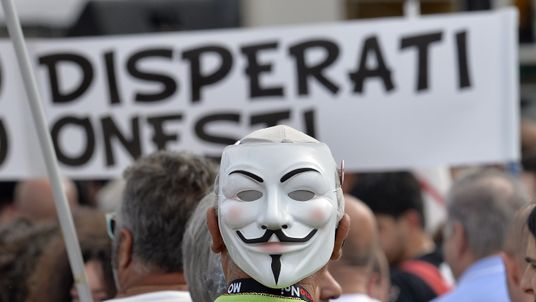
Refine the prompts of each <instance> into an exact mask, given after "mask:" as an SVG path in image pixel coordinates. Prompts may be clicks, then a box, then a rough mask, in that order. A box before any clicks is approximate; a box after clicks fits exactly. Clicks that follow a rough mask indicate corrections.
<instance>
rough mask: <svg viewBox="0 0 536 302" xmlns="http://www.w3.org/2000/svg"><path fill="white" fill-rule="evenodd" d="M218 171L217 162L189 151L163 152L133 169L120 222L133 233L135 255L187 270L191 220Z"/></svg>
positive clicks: (170, 269) (128, 172)
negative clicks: (184, 251)
mask: <svg viewBox="0 0 536 302" xmlns="http://www.w3.org/2000/svg"><path fill="white" fill-rule="evenodd" d="M216 173H217V170H216V165H215V164H214V163H213V162H212V161H211V160H209V159H208V158H205V157H203V156H199V155H195V154H191V153H187V152H169V151H159V152H156V153H153V154H151V155H149V156H146V157H143V158H141V159H139V160H137V161H136V162H135V163H134V164H133V165H132V166H130V167H129V168H127V170H126V171H125V173H124V178H125V180H126V187H125V191H124V194H123V202H122V204H121V209H120V212H119V216H118V218H119V219H118V223H119V225H122V226H124V227H126V228H127V229H129V230H130V231H131V232H132V234H133V237H134V246H133V256H134V257H135V258H137V259H139V260H140V261H141V262H142V263H146V264H153V265H156V266H158V267H159V268H160V269H162V270H164V271H166V272H182V271H183V264H182V251H181V244H182V237H183V233H184V230H185V228H186V222H187V221H188V218H189V217H190V216H191V214H192V212H193V211H194V209H195V207H196V206H197V204H198V203H199V201H201V199H202V198H203V196H205V195H206V194H207V193H208V192H209V191H210V190H211V189H212V186H213V184H214V179H215V177H216Z"/></svg>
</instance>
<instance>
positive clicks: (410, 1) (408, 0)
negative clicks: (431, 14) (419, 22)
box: [404, 0, 421, 18]
mask: <svg viewBox="0 0 536 302" xmlns="http://www.w3.org/2000/svg"><path fill="white" fill-rule="evenodd" d="M420 14H421V4H420V1H419V0H405V1H404V16H406V17H407V18H417V17H419V16H420Z"/></svg>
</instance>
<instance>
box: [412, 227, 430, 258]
mask: <svg viewBox="0 0 536 302" xmlns="http://www.w3.org/2000/svg"><path fill="white" fill-rule="evenodd" d="M434 248H435V244H434V242H433V241H432V240H431V239H430V238H429V237H428V235H426V234H425V233H424V231H419V232H418V233H417V234H416V235H415V236H414V237H413V240H409V241H408V242H407V245H406V259H413V258H417V257H419V256H422V255H425V254H428V253H431V252H432V251H433V250H434Z"/></svg>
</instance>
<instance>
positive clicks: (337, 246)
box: [331, 214, 350, 260]
mask: <svg viewBox="0 0 536 302" xmlns="http://www.w3.org/2000/svg"><path fill="white" fill-rule="evenodd" d="M349 230H350V217H349V216H348V214H344V215H343V216H342V218H341V220H340V221H339V225H338V226H337V230H336V231H335V243H334V245H333V252H332V253H331V260H338V259H339V258H341V256H342V245H343V244H344V240H345V239H346V236H348V231H349Z"/></svg>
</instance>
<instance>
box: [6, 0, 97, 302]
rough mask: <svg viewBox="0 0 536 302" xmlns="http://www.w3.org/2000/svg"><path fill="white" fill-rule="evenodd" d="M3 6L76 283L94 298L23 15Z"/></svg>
mask: <svg viewBox="0 0 536 302" xmlns="http://www.w3.org/2000/svg"><path fill="white" fill-rule="evenodd" d="M2 7H3V8H4V15H5V19H6V24H7V29H8V32H9V36H10V37H11V41H12V42H13V47H14V48H15V54H16V56H17V61H18V63H19V67H20V71H21V75H22V81H23V83H24V88H25V89H26V94H27V96H28V101H29V105H30V109H31V112H32V116H33V120H34V126H35V129H36V132H37V137H38V138H39V144H40V146H41V151H42V154H43V159H44V161H45V165H46V168H47V173H48V177H49V179H50V183H51V185H52V189H53V193H54V202H55V204H56V212H57V214H58V220H59V222H60V226H61V230H62V232H63V238H64V241H65V247H66V250H67V256H68V258H69V263H70V265H71V270H72V272H73V280H74V284H75V286H76V289H77V291H78V295H79V297H80V301H82V302H91V301H93V300H92V298H91V291H90V290H89V286H88V283H87V277H86V274H85V271H84V262H83V259H82V252H81V250H80V245H79V244H78V238H77V235H76V231H75V228H74V223H73V218H72V216H71V210H70V209H69V205H68V204H67V199H66V197H65V194H64V191H63V188H62V181H61V179H60V175H59V171H58V170H59V169H58V164H57V162H56V152H55V151H54V148H53V145H52V139H51V138H50V133H49V132H48V130H47V129H48V125H47V122H46V120H45V114H44V111H43V107H42V105H41V100H40V97H39V91H38V89H37V82H36V80H35V75H34V73H33V71H32V67H31V65H32V64H31V63H30V59H29V55H28V50H27V48H26V44H25V41H24V35H23V33H22V29H21V25H20V22H19V18H18V16H17V13H16V10H15V7H14V5H13V2H12V0H2Z"/></svg>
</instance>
